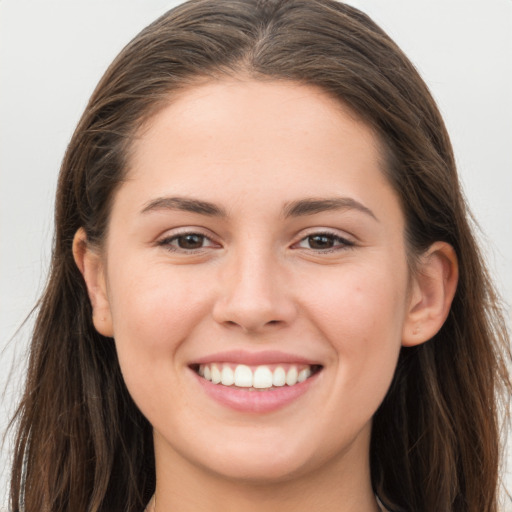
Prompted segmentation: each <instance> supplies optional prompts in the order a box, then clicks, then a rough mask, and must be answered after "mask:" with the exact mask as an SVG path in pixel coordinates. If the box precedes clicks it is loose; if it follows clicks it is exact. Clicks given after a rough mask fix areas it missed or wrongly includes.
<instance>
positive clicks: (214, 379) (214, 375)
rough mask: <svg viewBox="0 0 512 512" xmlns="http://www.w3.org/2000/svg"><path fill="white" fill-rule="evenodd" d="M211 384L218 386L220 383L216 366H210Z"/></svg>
mask: <svg viewBox="0 0 512 512" xmlns="http://www.w3.org/2000/svg"><path fill="white" fill-rule="evenodd" d="M212 382H213V383H214V384H218V383H219V382H220V370H219V368H218V367H217V365H216V364H212Z"/></svg>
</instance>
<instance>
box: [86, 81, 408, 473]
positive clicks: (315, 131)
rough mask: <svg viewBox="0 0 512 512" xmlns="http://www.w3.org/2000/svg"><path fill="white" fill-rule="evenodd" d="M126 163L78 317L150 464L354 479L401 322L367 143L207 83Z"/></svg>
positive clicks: (340, 121) (395, 226)
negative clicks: (88, 304) (135, 417)
mask: <svg viewBox="0 0 512 512" xmlns="http://www.w3.org/2000/svg"><path fill="white" fill-rule="evenodd" d="M132 149H133V151H132V153H131V157H130V158H131V160H130V165H129V169H128V174H127V179H126V181H125V182H124V183H123V185H122V186H121V187H120V188H119V190H118V192H117V193H116V195H115V198H114V203H113V208H112V213H111V219H110V224H109V229H108V235H107V238H106V243H105V247H104V252H103V254H102V256H101V263H100V270H101V272H99V274H98V275H99V282H100V289H101V290H103V291H104V298H103V299H102V298H101V293H100V294H99V298H98V297H96V298H95V299H93V303H94V304H95V316H96V319H95V321H96V325H97V327H98V328H99V330H100V331H102V332H103V333H104V334H107V335H113V337H114V338H115V343H116V347H117V351H118V354H119V361H120V365H121V369H122V372H123V376H124V379H125V381H126V385H127V387H128V389H129V391H130V393H131V395H132V397H133V399H134V400H135V402H136V404H137V405H138V407H139V408H140V410H141V411H142V413H143V414H144V415H145V416H146V417H147V418H148V420H149V421H150V422H151V424H152V425H153V427H154V432H155V450H156V456H157V463H159V464H165V463H166V461H169V462H170V463H171V462H172V464H173V465H178V466H179V464H182V465H183V464H185V465H188V464H192V465H193V466H194V467H195V468H199V469H203V470H208V471H209V472H213V473H214V474H217V475H222V476H224V477H229V478H241V479H249V480H261V481H268V480H269V479H270V480H276V479H277V480H279V479H285V478H290V477H291V476H293V475H305V474H307V473H308V472H311V471H319V470H320V469H321V468H326V467H331V468H332V467H333V465H336V466H339V467H340V468H341V467H345V468H356V467H358V465H360V464H361V463H362V462H360V461H366V460H367V457H368V450H369V436H370V429H371V420H372V416H373V414H374V413H375V411H376V409H377V408H378V406H379V404H380V403H381V401H382V399H383V398H384V395H385V394H386V391H387V389H388V387H389V384H390V382H391V379H392V376H393V372H394V369H395V365H396V362H397V357H398V353H399V350H400V346H401V339H402V332H403V329H404V328H405V325H406V323H407V317H408V312H409V310H410V307H411V306H410V304H409V302H410V298H409V296H410V294H409V293H408V289H409V275H408V266H407V261H406V249H405V244H404V217H403V214H402V211H401V208H400V205H399V202H398V200H397V197H396V196H395V193H394V192H393V190H392V188H391V187H390V185H389V184H388V182H387V181H386V179H385V177H384V173H383V162H382V158H381V153H380V150H379V144H378V141H377V139H376V137H375V135H374V134H373V133H372V131H371V130H370V129H369V128H368V127H367V126H366V125H365V124H363V123H362V122H360V121H359V120H357V119H356V118H355V117H354V116H353V115H352V114H351V113H350V111H348V110H347V109H345V108H344V107H343V106H341V105H340V104H339V103H338V102H336V101H335V100H333V99H331V98H330V97H328V96H327V95H326V94H324V93H323V92H321V91H320V90H318V89H316V88H313V87H307V86H302V85H297V84H293V83H277V82H270V83H268V82H267V83H262V82H255V81H244V80H226V81H219V82H214V83H209V84H206V85H201V86H197V87H196V88H193V89H191V90H188V91H186V92H184V93H182V94H181V95H180V96H178V97H176V98H174V99H173V100H172V102H171V103H170V104H169V106H167V107H166V108H165V109H163V110H162V111H160V113H158V114H157V115H156V116H155V117H154V118H153V119H152V120H151V121H150V122H149V123H148V124H147V125H146V127H145V129H144V130H142V131H141V132H140V133H139V136H138V138H137V139H136V141H135V143H134V147H133V148H132ZM102 304H103V306H102ZM102 308H103V309H102ZM102 311H103V313H104V314H103V315H102ZM297 376H298V381H297ZM211 379H213V381H212V380H211ZM219 379H221V381H220V382H218V380H219ZM303 379H305V380H303ZM233 380H235V382H234V384H233ZM286 382H288V383H286Z"/></svg>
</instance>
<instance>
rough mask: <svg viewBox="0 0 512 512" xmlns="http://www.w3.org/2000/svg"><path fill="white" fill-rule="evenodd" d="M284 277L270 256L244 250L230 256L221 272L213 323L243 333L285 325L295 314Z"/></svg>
mask: <svg viewBox="0 0 512 512" xmlns="http://www.w3.org/2000/svg"><path fill="white" fill-rule="evenodd" d="M269 252H270V251H269ZM287 274H288V273H287V271H286V269H284V268H283V267H282V264H280V263H279V262H278V261H276V258H275V257H273V256H272V254H269V253H266V254H263V253H262V252H258V251H251V250H246V251H244V254H239V255H235V256H233V257H232V258H231V259H230V261H229V262H226V263H225V267H224V268H223V272H222V277H221V282H220V285H219V294H218V297H217V300H216V302H215V305H214V308H213V317H214V320H215V321H217V322H218V323H220V324H223V325H225V326H227V327H235V328H239V329H241V330H242V331H244V332H246V333H258V332H267V331H268V330H269V329H276V328H280V327H283V326H285V325H289V324H290V323H291V322H292V321H293V320H294V318H295V316H296V314H297V310H296V304H295V301H294V300H293V299H292V296H291V290H290V282H289V281H290V280H289V277H287Z"/></svg>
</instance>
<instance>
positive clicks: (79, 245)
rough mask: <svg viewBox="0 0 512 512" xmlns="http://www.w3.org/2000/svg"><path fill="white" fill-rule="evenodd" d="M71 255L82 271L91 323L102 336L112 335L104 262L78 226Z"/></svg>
mask: <svg viewBox="0 0 512 512" xmlns="http://www.w3.org/2000/svg"><path fill="white" fill-rule="evenodd" d="M73 257H74V259H75V263H76V265H77V267H78V269H79V270H80V272H81V273H82V276H83V278H84V281H85V284H86V286H87V292H88V294H89V300H90V301H91V305H92V310H93V317H92V320H93V323H94V327H95V328H96V330H97V331H98V332H99V333H100V334H102V335H103V336H108V337H112V336H113V335H114V332H113V325H112V315H111V312H110V303H109V299H108V294H107V286H106V279H105V272H104V263H103V261H102V258H101V255H100V254H99V253H98V251H96V250H94V249H93V248H92V247H90V245H89V244H88V242H87V235H86V234H85V230H84V229H83V228H80V229H79V230H78V231H77V232H76V233H75V237H74V239H73Z"/></svg>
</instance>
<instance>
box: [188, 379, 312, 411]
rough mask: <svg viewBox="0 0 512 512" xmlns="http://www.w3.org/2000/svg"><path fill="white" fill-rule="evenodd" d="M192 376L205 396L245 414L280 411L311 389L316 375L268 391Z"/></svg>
mask: <svg viewBox="0 0 512 512" xmlns="http://www.w3.org/2000/svg"><path fill="white" fill-rule="evenodd" d="M194 375H195V376H196V378H197V380H198V382H199V384H200V385H201V386H202V388H203V389H204V391H205V392H206V394H207V395H208V396H209V397H210V398H213V400H215V401H216V402H218V403H220V404H222V405H223V406H226V407H229V408H230V409H234V410H235V411H240V412H246V413H266V412H272V411H277V410H278V409H282V408H283V407H286V406H287V405H289V404H291V403H292V402H294V401H295V400H297V399H298V398H299V397H300V396H302V395H303V394H304V393H306V392H307V391H308V390H309V389H310V388H311V385H312V384H313V383H314V381H315V380H316V377H317V376H318V373H315V374H314V375H312V376H311V377H309V378H308V379H306V380H305V381H303V382H300V383H298V384H295V385H294V386H283V387H279V388H272V389H269V390H268V391H265V390H263V391H258V390H251V391H249V390H248V389H247V390H245V389H240V388H235V387H231V386H223V385H221V384H213V383H211V382H210V381H209V380H206V379H203V378H202V377H201V376H199V375H197V373H195V372H194Z"/></svg>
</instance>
